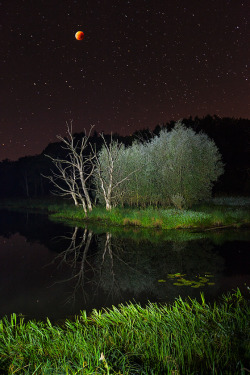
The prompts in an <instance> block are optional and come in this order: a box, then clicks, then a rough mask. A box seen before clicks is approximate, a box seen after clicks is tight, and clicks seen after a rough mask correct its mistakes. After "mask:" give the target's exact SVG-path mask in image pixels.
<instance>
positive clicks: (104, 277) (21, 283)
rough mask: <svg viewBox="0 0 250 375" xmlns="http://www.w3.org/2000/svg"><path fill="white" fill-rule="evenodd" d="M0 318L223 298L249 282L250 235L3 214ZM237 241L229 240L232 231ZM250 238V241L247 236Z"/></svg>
mask: <svg viewBox="0 0 250 375" xmlns="http://www.w3.org/2000/svg"><path fill="white" fill-rule="evenodd" d="M4 215H5V216H4V217H5V219H6V220H5V221H2V223H1V228H0V235H1V237H0V250H1V251H0V282H1V283H0V298H1V301H2V303H1V307H0V315H1V316H2V315H5V314H9V313H11V312H17V313H23V314H26V315H28V316H29V317H36V318H43V317H46V316H49V317H50V318H51V319H58V318H62V317H65V316H69V315H72V314H76V313H78V312H79V311H80V310H83V309H84V310H87V311H90V310H91V309H93V308H97V309H100V308H102V307H108V306H111V305H112V304H114V305H117V304H119V303H121V302H122V303H126V302H127V301H136V302H140V303H141V304H145V303H147V301H148V300H150V301H152V302H161V303H164V302H171V301H173V300H174V299H175V298H176V297H178V296H179V295H181V296H182V297H183V298H185V297H188V296H190V297H196V298H199V297H200V292H201V291H202V292H204V293H205V296H206V298H207V300H213V299H216V298H217V296H218V295H219V296H220V295H221V294H222V293H223V292H226V291H227V290H231V289H232V288H236V287H241V289H243V291H244V289H245V292H246V293H247V288H246V286H247V285H250V275H249V269H248V267H247V259H248V258H247V256H248V246H249V232H247V231H240V232H239V231H238V232H237V231H230V232H228V233H227V234H226V232H225V231H224V233H222V234H221V235H219V234H218V233H212V234H209V235H205V234H204V233H192V232H187V231H183V232H181V231H173V232H169V231H168V232H167V233H166V232H160V231H158V232H152V231H138V230H135V229H126V230H125V231H121V230H118V229H117V228H108V229H105V230H104V229H103V228H102V227H99V228H98V227H88V228H82V227H80V226H79V225H77V226H74V227H69V226H66V225H62V224H60V223H52V222H50V221H49V220H48V218H47V217H46V216H42V215H30V214H29V216H28V217H27V215H26V216H24V215H23V214H15V213H6V212H5V213H4ZM229 235H230V236H231V239H233V240H232V241H227V238H228V236H229ZM242 239H244V241H242Z"/></svg>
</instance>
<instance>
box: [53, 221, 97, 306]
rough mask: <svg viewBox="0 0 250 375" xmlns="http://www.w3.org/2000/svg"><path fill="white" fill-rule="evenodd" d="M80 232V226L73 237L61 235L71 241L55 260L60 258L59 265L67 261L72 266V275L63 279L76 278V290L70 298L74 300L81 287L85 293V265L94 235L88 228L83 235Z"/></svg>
mask: <svg viewBox="0 0 250 375" xmlns="http://www.w3.org/2000/svg"><path fill="white" fill-rule="evenodd" d="M79 232H80V230H79V228H78V227H75V228H74V231H73V233H72V235H71V237H67V236H63V237H61V239H63V240H66V241H68V240H69V241H70V242H69V246H68V247H67V249H66V250H64V251H63V252H61V253H60V254H59V255H58V256H57V257H56V258H55V259H54V262H55V261H58V260H59V265H58V266H62V265H63V264H64V263H67V265H69V266H70V267H71V268H72V276H70V277H68V278H67V279H65V280H63V282H69V281H72V280H76V282H75V284H74V291H73V293H72V295H71V297H70V300H73V301H75V295H76V292H77V290H78V289H79V288H82V291H83V293H84V281H85V265H86V262H87V254H88V251H89V247H90V243H91V239H92V236H93V232H92V231H91V230H88V229H87V228H85V229H84V230H83V234H82V235H81V234H80V233H79Z"/></svg>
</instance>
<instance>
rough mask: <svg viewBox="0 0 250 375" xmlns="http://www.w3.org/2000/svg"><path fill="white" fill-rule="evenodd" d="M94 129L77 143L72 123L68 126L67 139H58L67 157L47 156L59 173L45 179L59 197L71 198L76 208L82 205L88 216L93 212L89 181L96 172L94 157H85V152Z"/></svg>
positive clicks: (59, 136)
mask: <svg viewBox="0 0 250 375" xmlns="http://www.w3.org/2000/svg"><path fill="white" fill-rule="evenodd" d="M92 129H93V126H92V127H91V128H90V131H89V133H88V134H87V133H86V132H85V135H84V136H83V137H82V138H81V140H80V141H77V142H75V138H74V136H73V133H72V122H71V123H70V125H68V124H67V137H66V138H63V137H62V136H61V135H57V138H58V139H59V140H60V141H61V142H62V143H63V146H62V148H63V149H64V150H66V151H67V155H66V157H65V158H64V159H60V158H53V157H52V156H50V155H46V156H47V157H49V158H50V159H51V160H52V162H53V164H54V166H55V167H56V170H57V172H55V171H53V170H52V171H51V172H52V175H51V176H45V177H47V178H48V179H49V180H50V181H51V182H52V184H53V185H54V187H55V188H56V193H57V194H58V195H60V196H70V197H71V198H72V199H73V201H74V203H75V205H76V206H77V205H79V204H81V205H82V206H83V210H84V212H85V215H86V216H87V213H88V211H92V203H91V199H90V195H89V191H88V188H87V181H88V179H89V178H90V177H91V176H92V174H93V171H94V164H93V162H92V159H93V158H94V156H93V155H92V156H91V155H84V151H86V148H87V146H88V143H89V137H90V134H91V131H92Z"/></svg>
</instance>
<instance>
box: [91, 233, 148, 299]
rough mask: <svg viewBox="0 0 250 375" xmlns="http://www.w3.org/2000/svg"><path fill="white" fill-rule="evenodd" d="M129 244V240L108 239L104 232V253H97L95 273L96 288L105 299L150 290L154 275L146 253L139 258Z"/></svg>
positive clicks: (108, 236)
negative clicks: (97, 274)
mask: <svg viewBox="0 0 250 375" xmlns="http://www.w3.org/2000/svg"><path fill="white" fill-rule="evenodd" d="M133 245H136V244H135V243H134V244H133V241H132V243H131V242H130V241H124V240H123V239H119V238H116V237H114V238H112V236H111V233H106V239H105V243H104V251H103V252H98V254H97V257H96V258H95V267H96V269H97V270H98V271H99V276H98V287H99V288H101V289H102V290H103V291H104V292H105V294H106V295H107V297H109V296H112V297H117V296H119V297H121V296H122V294H126V293H131V294H133V295H138V294H140V293H143V292H145V291H147V292H148V291H150V290H151V288H152V286H153V280H154V277H155V272H154V270H153V269H152V265H151V263H150V258H149V257H147V255H146V254H144V255H145V256H143V257H141V256H140V251H139V252H138V246H136V248H134V246H133Z"/></svg>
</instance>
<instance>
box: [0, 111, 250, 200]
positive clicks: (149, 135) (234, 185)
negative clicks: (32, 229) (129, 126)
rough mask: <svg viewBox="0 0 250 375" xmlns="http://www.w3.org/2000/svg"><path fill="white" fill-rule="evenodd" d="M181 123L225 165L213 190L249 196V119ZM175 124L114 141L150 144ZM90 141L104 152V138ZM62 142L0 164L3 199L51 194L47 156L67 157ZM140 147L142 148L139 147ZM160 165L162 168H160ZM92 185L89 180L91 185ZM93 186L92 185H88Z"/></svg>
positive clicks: (94, 137)
mask: <svg viewBox="0 0 250 375" xmlns="http://www.w3.org/2000/svg"><path fill="white" fill-rule="evenodd" d="M182 123H183V124H184V125H185V126H186V127H187V128H191V129H193V130H194V131H195V132H196V133H199V132H201V131H202V132H204V133H205V134H207V135H208V137H209V138H211V139H213V140H214V142H215V144H216V146H217V147H218V150H219V152H220V154H221V155H222V162H223V163H224V173H223V175H221V176H220V178H219V180H218V182H216V184H215V185H214V187H213V191H214V192H216V193H222V194H237V195H239V194H243V195H244V194H247V193H249V188H250V168H249V160H250V158H249V156H250V155H249V153H250V147H249V131H250V120H247V119H234V118H220V117H217V116H213V117H212V116H210V115H208V116H206V117H204V118H198V117H195V118H194V119H193V118H192V117H190V118H188V119H183V120H182ZM174 126H175V122H170V123H166V124H161V125H157V126H156V128H155V129H154V130H153V131H150V130H149V129H143V130H141V131H137V132H135V133H134V134H132V135H130V136H126V137H121V136H119V134H114V135H113V137H112V139H113V141H118V142H120V143H122V144H123V145H124V146H125V148H126V147H127V146H131V145H132V144H133V143H134V142H136V141H137V143H138V144H140V143H141V144H142V143H143V141H145V140H146V141H150V140H152V139H153V138H155V136H157V135H159V133H160V131H161V130H162V129H167V130H171V129H173V128H174ZM83 135H84V133H80V134H74V138H75V142H77V141H80V140H81V139H82V137H83ZM104 139H105V141H106V142H107V145H109V144H110V140H111V136H110V135H104ZM89 141H90V143H91V144H92V145H96V150H97V152H98V151H99V150H100V149H101V146H102V144H103V139H102V138H101V136H100V135H99V134H97V132H93V135H91V136H90V138H89ZM62 144H63V143H62V142H56V143H52V144H49V145H48V146H47V147H46V149H45V150H44V151H43V152H42V153H41V154H40V155H36V156H29V157H23V158H20V159H19V160H18V161H15V162H12V161H9V160H4V161H2V162H0V198H11V197H27V198H31V197H32V198H33V197H44V196H47V195H49V194H50V191H51V189H52V186H51V183H50V181H49V180H48V179H45V178H44V177H43V175H45V176H48V175H51V169H52V170H55V166H53V163H52V161H51V160H50V159H49V158H48V157H46V156H45V155H50V156H51V157H52V158H62V159H63V158H65V157H66V151H65V150H64V149H63V148H62ZM138 147H139V146H138ZM84 153H85V155H89V154H90V153H91V148H90V146H87V147H86V149H85V150H84ZM160 167H161V165H159V168H160ZM90 183H91V182H90V181H89V184H90ZM89 187H91V186H89ZM90 196H91V199H92V200H94V199H95V198H96V197H95V193H94V191H93V190H91V191H90Z"/></svg>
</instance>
